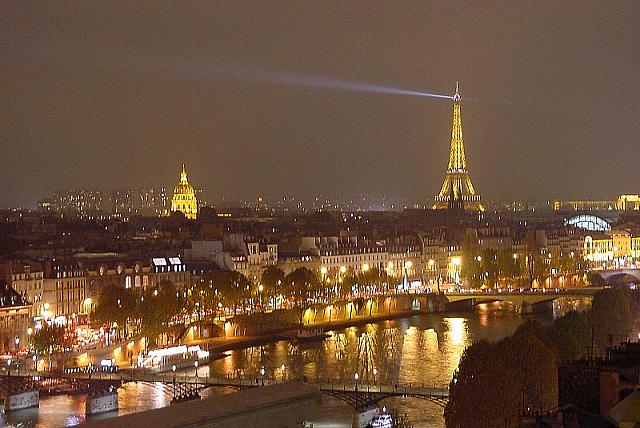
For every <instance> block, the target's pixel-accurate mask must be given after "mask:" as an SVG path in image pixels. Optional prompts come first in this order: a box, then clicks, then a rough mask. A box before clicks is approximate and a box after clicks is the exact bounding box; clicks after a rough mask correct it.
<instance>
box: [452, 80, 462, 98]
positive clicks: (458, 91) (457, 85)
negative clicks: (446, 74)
mask: <svg viewBox="0 0 640 428" xmlns="http://www.w3.org/2000/svg"><path fill="white" fill-rule="evenodd" d="M461 98H462V97H461V96H460V85H459V84H458V81H457V80H456V93H455V94H453V100H454V101H456V102H460V99H461Z"/></svg>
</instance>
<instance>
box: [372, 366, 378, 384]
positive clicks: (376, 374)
mask: <svg viewBox="0 0 640 428" xmlns="http://www.w3.org/2000/svg"><path fill="white" fill-rule="evenodd" d="M376 376H378V369H377V368H375V367H374V368H373V383H374V384H375V383H376Z"/></svg>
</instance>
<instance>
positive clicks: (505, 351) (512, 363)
mask: <svg viewBox="0 0 640 428" xmlns="http://www.w3.org/2000/svg"><path fill="white" fill-rule="evenodd" d="M496 352H497V353H498V355H499V356H500V357H499V358H500V359H501V360H502V364H503V365H504V366H505V367H506V368H507V369H508V370H511V371H512V372H513V373H515V376H516V379H517V381H518V387H519V388H518V390H517V391H514V392H516V393H517V392H519V393H520V394H519V395H520V397H521V405H522V407H521V409H522V410H523V411H525V410H526V411H529V410H535V411H540V412H546V411H548V410H551V409H553V408H555V407H556V406H557V405H558V370H557V367H556V360H555V355H554V352H553V349H552V348H550V347H549V346H547V345H545V344H544V343H543V342H542V341H540V340H539V339H538V338H537V337H535V336H534V335H532V334H522V335H519V336H509V337H507V338H505V339H502V340H501V341H500V342H498V343H497V344H496Z"/></svg>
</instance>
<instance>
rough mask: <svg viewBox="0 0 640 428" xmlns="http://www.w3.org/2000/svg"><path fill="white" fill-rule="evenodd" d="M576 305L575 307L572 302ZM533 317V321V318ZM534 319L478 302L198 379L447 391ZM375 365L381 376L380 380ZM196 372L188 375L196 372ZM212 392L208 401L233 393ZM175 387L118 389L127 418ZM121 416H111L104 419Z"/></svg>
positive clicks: (40, 418)
mask: <svg viewBox="0 0 640 428" xmlns="http://www.w3.org/2000/svg"><path fill="white" fill-rule="evenodd" d="M571 306H573V305H571ZM564 310H566V305H563V306H559V304H555V305H554V314H551V313H548V314H543V315H535V316H533V317H535V318H537V319H540V320H541V321H543V322H550V321H551V320H552V319H553V317H554V315H557V314H558V313H561V312H564ZM531 317H532V316H528V318H531ZM526 318H527V317H524V316H521V315H519V314H517V313H516V312H515V311H514V310H513V307H512V306H510V305H509V304H504V303H492V304H485V305H479V306H478V307H477V310H476V311H474V312H464V313H442V314H423V315H418V316H413V317H409V318H400V319H396V320H389V321H381V322H376V323H372V324H367V325H363V326H359V327H349V328H344V329H340V330H336V331H333V332H332V334H331V336H330V337H328V338H327V339H325V340H324V341H318V342H313V343H308V344H304V345H296V344H293V343H291V342H289V341H284V340H281V341H277V342H273V343H269V344H266V345H263V346H257V347H251V348H246V349H241V350H236V351H230V352H228V356H227V357H226V358H223V359H220V360H216V361H213V362H212V363H211V364H209V365H208V366H203V367H200V368H199V369H198V375H199V376H207V375H211V376H226V375H229V374H230V375H238V374H239V375H241V376H243V377H260V371H261V369H262V368H264V370H265V376H266V377H271V378H273V377H275V378H276V379H302V378H303V377H306V378H307V379H308V380H309V381H316V380H322V381H326V380H327V379H331V380H335V381H337V382H340V381H342V382H349V383H353V382H354V381H355V373H358V377H359V382H362V383H373V382H374V381H375V382H377V383H380V384H390V385H394V384H408V383H409V382H413V383H422V384H424V385H425V386H426V385H433V386H446V385H447V384H448V383H449V381H450V380H451V377H452V375H453V372H454V371H455V369H456V368H457V367H458V363H459V361H460V357H461V356H462V353H463V352H464V349H465V348H466V347H467V346H468V345H470V344H471V343H473V342H474V341H477V340H479V339H489V340H499V339H501V338H503V337H504V336H506V335H509V334H511V333H513V331H515V329H516V328H517V327H518V326H519V325H520V324H521V323H522V322H523V321H524V320H525V319H526ZM374 368H375V376H374ZM193 370H194V369H191V370H188V371H185V373H191V372H193ZM232 392H233V390H232V389H224V388H209V389H208V390H206V391H205V392H204V394H203V395H204V396H211V395H216V394H226V393H232ZM170 400H171V396H170V391H169V390H168V389H164V390H163V389H162V388H154V387H153V386H148V385H142V384H125V385H123V387H122V388H121V389H120V390H119V405H120V410H119V413H120V414H125V413H130V412H137V411H142V410H148V409H153V408H158V407H163V406H167V405H169V401H170ZM382 405H385V406H386V407H388V408H390V409H392V410H394V411H396V412H398V413H400V414H403V415H404V414H406V415H407V418H408V419H409V420H410V421H411V422H412V423H413V424H414V426H416V427H444V418H443V408H442V407H441V406H439V405H438V404H435V403H432V402H430V401H427V400H423V399H419V398H388V399H386V400H384V401H383V402H382ZM83 410H84V397H80V396H69V397H67V396H57V397H50V398H43V399H42V400H41V402H40V408H39V409H29V410H23V411H19V412H15V413H11V414H1V413H0V415H1V417H2V419H0V421H1V422H2V425H3V426H17V425H18V424H22V425H20V426H23V427H60V426H72V425H77V424H79V423H81V422H82V421H83V420H84V415H83ZM321 413H322V414H318V415H309V420H310V421H314V422H315V426H322V425H323V423H327V424H329V423H331V424H332V425H331V426H345V427H348V426H350V425H349V423H350V421H351V416H352V411H351V410H350V409H349V408H348V407H347V406H346V405H345V404H343V403H341V402H339V401H337V400H335V399H331V398H326V399H325V398H323V401H322V410H321ZM110 416H115V412H114V413H112V414H107V415H102V416H100V417H110Z"/></svg>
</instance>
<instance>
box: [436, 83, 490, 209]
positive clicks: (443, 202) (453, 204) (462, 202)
mask: <svg viewBox="0 0 640 428" xmlns="http://www.w3.org/2000/svg"><path fill="white" fill-rule="evenodd" d="M461 99H462V97H461V96H460V92H459V90H458V82H456V93H455V94H454V95H453V125H452V127H451V152H450V153H449V166H448V167H447V174H446V175H445V176H444V182H443V183H442V188H441V189H440V193H438V195H437V196H436V197H435V203H434V204H433V207H432V208H433V209H434V210H435V209H451V210H456V209H459V210H469V211H484V207H483V206H482V203H480V195H478V194H476V190H475V189H474V188H473V184H472V183H471V177H469V171H467V159H466V157H465V155H464V140H463V138H462V116H461V115H460V100H461Z"/></svg>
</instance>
